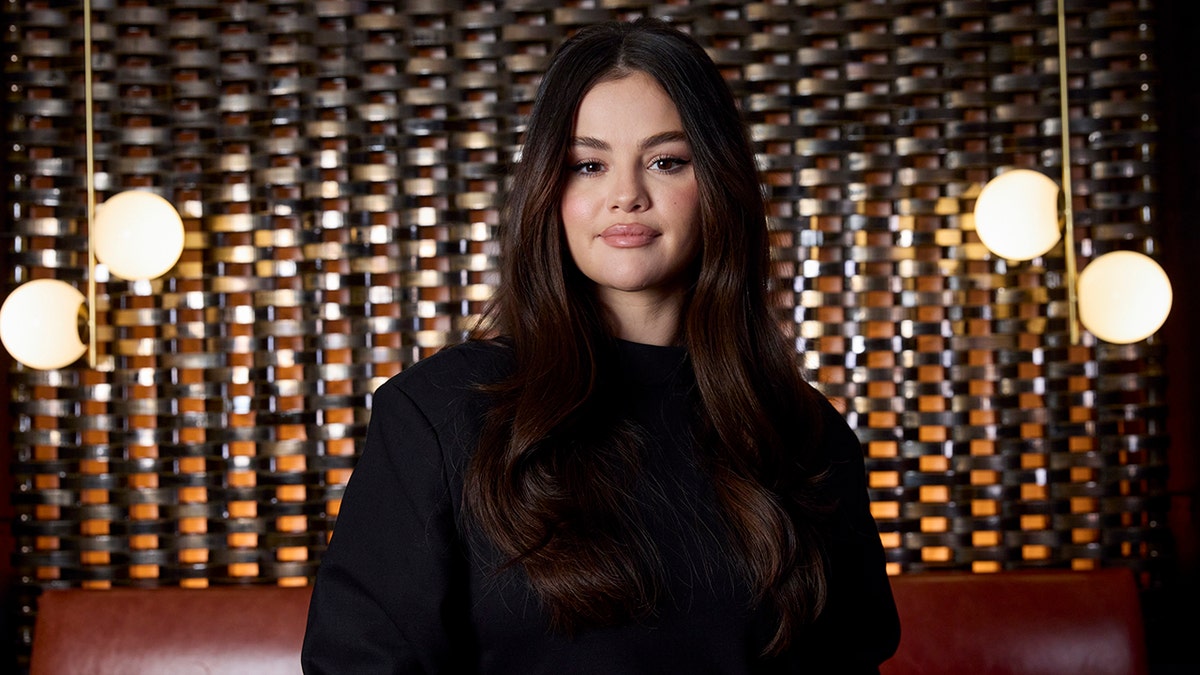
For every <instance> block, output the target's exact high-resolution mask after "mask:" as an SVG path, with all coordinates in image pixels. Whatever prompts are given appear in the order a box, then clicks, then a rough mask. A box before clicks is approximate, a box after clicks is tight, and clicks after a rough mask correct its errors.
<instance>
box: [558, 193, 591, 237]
mask: <svg viewBox="0 0 1200 675" xmlns="http://www.w3.org/2000/svg"><path fill="white" fill-rule="evenodd" d="M559 211H560V212H561V216H562V222H563V228H564V229H566V231H567V238H568V239H570V238H573V237H574V236H578V234H581V233H582V230H584V229H585V228H587V226H588V222H589V218H588V214H589V212H590V209H589V208H588V200H587V199H586V197H585V196H584V195H583V194H581V193H580V191H579V190H571V189H569V188H568V189H567V190H566V192H564V193H563V196H562V203H561V204H560V205H559Z"/></svg>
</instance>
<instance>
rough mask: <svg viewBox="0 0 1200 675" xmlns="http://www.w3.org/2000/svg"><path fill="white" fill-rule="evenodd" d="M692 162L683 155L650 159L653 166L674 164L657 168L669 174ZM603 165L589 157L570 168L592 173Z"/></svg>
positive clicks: (575, 170) (580, 172) (572, 170)
mask: <svg viewBox="0 0 1200 675" xmlns="http://www.w3.org/2000/svg"><path fill="white" fill-rule="evenodd" d="M691 163H692V160H690V159H684V158H682V157H676V156H674V155H662V156H661V157H655V158H654V159H652V160H650V166H651V167H657V166H659V165H661V164H671V165H672V166H670V167H669V168H661V167H660V168H657V169H656V170H657V171H660V172H662V173H665V174H668V175H670V174H673V173H676V172H678V171H680V170H681V169H683V167H685V166H687V165H688V164H691ZM601 166H603V163H602V162H597V161H595V160H590V159H589V160H585V161H582V162H576V163H575V164H572V165H571V167H570V170H571V172H572V173H579V174H584V175H590V174H593V173H596V172H597V171H598V168H599V167H601ZM589 169H590V170H589Z"/></svg>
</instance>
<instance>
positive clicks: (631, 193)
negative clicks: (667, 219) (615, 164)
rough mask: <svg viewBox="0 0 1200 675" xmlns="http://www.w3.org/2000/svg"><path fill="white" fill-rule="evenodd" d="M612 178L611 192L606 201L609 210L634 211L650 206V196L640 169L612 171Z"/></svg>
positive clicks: (643, 209)
mask: <svg viewBox="0 0 1200 675" xmlns="http://www.w3.org/2000/svg"><path fill="white" fill-rule="evenodd" d="M612 180H613V183H612V192H611V193H610V194H609V201H608V209H609V210H610V211H613V212H617V211H625V212H629V213H634V212H638V211H645V210H646V209H648V208H650V196H649V194H647V192H646V186H645V183H644V182H643V180H642V176H641V172H640V171H638V170H636V169H630V170H625V171H614V172H613V179H612Z"/></svg>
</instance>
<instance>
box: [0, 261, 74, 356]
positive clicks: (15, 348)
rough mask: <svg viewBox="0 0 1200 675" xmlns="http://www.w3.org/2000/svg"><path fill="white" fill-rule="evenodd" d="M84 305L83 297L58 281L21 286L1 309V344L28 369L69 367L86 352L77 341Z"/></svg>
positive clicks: (34, 282)
mask: <svg viewBox="0 0 1200 675" xmlns="http://www.w3.org/2000/svg"><path fill="white" fill-rule="evenodd" d="M83 303H84V297H83V293H80V292H79V290H78V289H77V288H75V287H74V286H72V285H70V284H68V283H66V282H63V281H59V280H57V279H35V280H33V281H30V282H27V283H24V284H21V285H20V286H17V287H16V289H14V290H13V292H12V293H10V294H9V296H8V298H7V299H5V301H4V305H3V306H0V342H3V343H4V348H5V349H7V350H8V353H9V354H12V357H13V358H14V359H16V360H17V361H19V362H21V363H23V364H25V365H26V366H29V367H30V368H39V369H42V370H52V369H55V368H63V367H66V366H69V365H71V364H72V363H74V362H75V361H77V360H78V359H79V357H80V356H83V353H84V352H86V351H87V345H85V344H84V343H83V341H82V340H81V339H80V338H79V324H80V311H81V310H82V308H83Z"/></svg>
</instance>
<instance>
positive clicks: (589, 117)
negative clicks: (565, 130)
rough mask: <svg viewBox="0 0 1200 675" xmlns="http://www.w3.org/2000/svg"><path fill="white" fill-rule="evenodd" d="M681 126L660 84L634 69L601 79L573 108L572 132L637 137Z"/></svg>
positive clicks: (680, 121)
mask: <svg viewBox="0 0 1200 675" xmlns="http://www.w3.org/2000/svg"><path fill="white" fill-rule="evenodd" d="M682 130H683V122H682V120H681V119H680V117H679V110H678V109H677V108H676V107H675V103H674V101H672V100H671V97H670V96H668V95H667V92H666V90H665V89H663V88H662V85H660V84H659V83H658V81H657V80H655V79H654V78H653V77H651V76H650V75H647V74H646V73H643V72H641V71H634V72H632V73H630V74H629V75H625V76H624V77H620V78H616V79H609V80H601V81H600V82H598V83H596V84H595V85H594V86H593V87H592V88H591V89H590V90H588V92H587V94H585V95H584V97H583V100H582V101H580V103H579V109H578V111H576V114H575V126H574V134H573V135H574V136H575V137H584V136H587V137H595V138H602V139H605V140H610V141H615V140H620V139H632V140H634V141H637V140H640V139H642V138H646V137H648V136H653V135H656V134H661V133H664V132H669V131H682Z"/></svg>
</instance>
